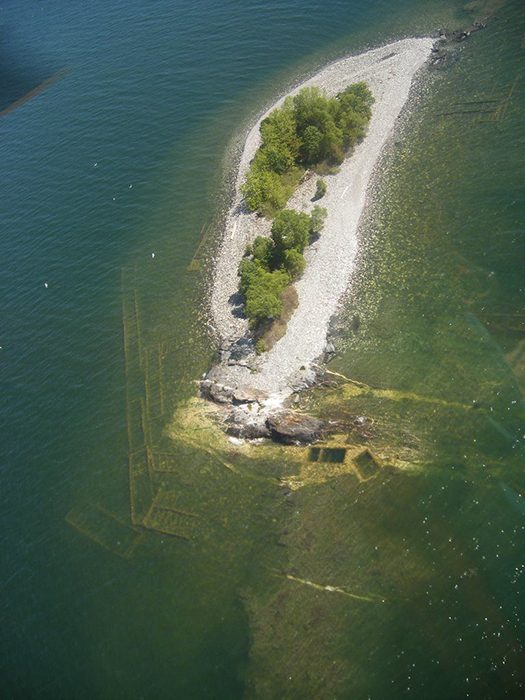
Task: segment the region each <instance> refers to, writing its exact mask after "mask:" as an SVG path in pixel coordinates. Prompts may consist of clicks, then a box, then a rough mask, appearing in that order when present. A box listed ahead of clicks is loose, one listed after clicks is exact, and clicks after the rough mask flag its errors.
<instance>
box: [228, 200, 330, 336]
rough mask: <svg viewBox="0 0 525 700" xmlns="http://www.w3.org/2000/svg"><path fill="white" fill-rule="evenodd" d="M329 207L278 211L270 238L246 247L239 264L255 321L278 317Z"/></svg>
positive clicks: (250, 315)
mask: <svg viewBox="0 0 525 700" xmlns="http://www.w3.org/2000/svg"><path fill="white" fill-rule="evenodd" d="M325 216H326V210H325V209H323V208H322V207H318V206H316V207H314V210H313V212H312V216H308V214H305V213H304V212H298V211H295V210H293V209H284V210H282V211H279V212H278V213H277V214H276V216H275V219H274V222H273V225H272V232H271V236H270V237H263V236H258V237H257V238H256V239H255V240H254V242H253V243H252V245H251V246H248V248H247V249H246V255H245V257H244V258H243V259H242V261H241V264H240V266H239V276H240V278H241V284H240V288H241V292H242V293H243V294H244V298H245V313H246V316H247V317H248V318H249V319H250V320H251V322H252V323H254V324H256V323H258V322H259V321H262V320H264V319H271V318H277V317H278V316H280V314H281V311H282V298H281V293H282V291H283V289H284V288H285V287H287V286H288V285H289V284H290V283H291V282H292V281H293V280H294V279H296V278H297V277H299V276H300V275H301V274H302V272H303V271H304V266H305V259H304V255H303V252H304V249H305V248H306V246H307V245H308V242H309V238H310V235H311V234H312V233H313V232H314V231H315V232H316V233H319V232H320V230H321V228H322V226H323V221H324V217H325Z"/></svg>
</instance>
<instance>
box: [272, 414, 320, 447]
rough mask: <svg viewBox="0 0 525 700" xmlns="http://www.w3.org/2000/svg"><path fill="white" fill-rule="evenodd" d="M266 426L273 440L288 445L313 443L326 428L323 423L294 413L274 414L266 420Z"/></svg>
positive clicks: (311, 417)
mask: <svg viewBox="0 0 525 700" xmlns="http://www.w3.org/2000/svg"><path fill="white" fill-rule="evenodd" d="M266 425H267V427H268V428H269V430H270V433H271V436H272V437H273V438H274V439H275V440H279V441H281V442H285V443H287V444H289V445H293V444H295V443H297V442H306V443H310V442H315V441H316V440H318V439H319V438H320V437H321V435H322V434H323V432H324V431H325V430H326V427H327V426H326V424H325V423H324V422H323V421H321V420H319V419H317V418H314V417H313V416H307V415H304V414H302V413H297V412H295V411H282V412H280V413H275V414H273V415H271V416H269V417H268V418H267V420H266Z"/></svg>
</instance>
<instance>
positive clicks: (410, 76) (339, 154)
mask: <svg viewBox="0 0 525 700" xmlns="http://www.w3.org/2000/svg"><path fill="white" fill-rule="evenodd" d="M433 45H434V39H432V38H420V39H403V40H400V41H397V42H394V43H392V44H388V45H386V46H383V47H381V48H378V49H373V50H371V51H367V52H365V53H363V54H360V55H358V56H351V57H349V58H345V59H342V60H340V61H337V62H336V63H333V64H331V65H329V66H327V67H326V68H324V69H323V70H322V71H320V72H319V73H317V74H316V75H315V76H313V77H312V78H310V79H309V80H307V81H305V82H304V83H303V84H302V85H299V86H298V87H297V88H296V89H295V90H293V91H292V92H291V93H290V94H289V95H287V96H285V97H283V98H282V99H281V100H279V101H278V102H277V103H276V104H275V105H274V106H273V107H272V108H271V109H270V110H268V112H266V113H265V114H264V115H263V116H262V117H261V118H260V119H259V120H258V122H257V123H256V124H255V126H254V127H253V128H252V129H251V131H250V132H249V133H248V136H247V139H246V142H245V147H244V151H243V153H242V156H241V159H240V163H239V169H238V174H237V181H236V187H235V194H234V197H233V202H232V206H231V208H230V211H229V213H228V215H227V217H226V221H225V228H224V236H223V240H222V244H221V247H220V250H219V253H218V255H217V259H216V261H215V269H214V279H213V286H212V290H211V300H210V301H211V316H212V327H213V330H214V331H215V333H216V335H217V336H218V339H219V342H220V358H219V362H218V363H217V364H216V365H215V366H214V367H212V368H211V369H210V371H209V372H208V373H207V375H206V376H205V377H204V378H203V380H202V381H201V393H202V395H203V397H204V398H207V399H211V400H213V401H214V402H215V403H216V404H217V406H218V410H219V411H220V412H221V417H222V419H223V420H224V421H225V423H226V425H227V430H228V432H229V433H230V434H232V435H236V436H238V437H246V438H255V437H268V436H272V437H277V438H279V437H282V431H281V432H280V427H283V426H284V429H285V430H288V428H289V426H290V425H291V424H294V425H295V423H297V424H298V428H297V429H295V428H294V430H293V431H292V439H294V440H295V439H297V440H302V441H305V442H310V441H312V440H315V439H316V438H317V437H318V436H319V435H320V434H321V431H322V426H321V425H320V424H319V422H318V421H316V419H313V418H310V417H308V416H306V417H301V416H299V415H297V414H295V413H294V412H293V411H291V410H290V397H291V396H292V395H293V394H294V393H296V392H298V391H302V390H303V389H306V388H308V387H310V386H312V385H313V384H314V383H315V381H316V377H317V375H318V373H319V367H320V366H322V363H323V362H324V359H325V353H326V350H327V343H328V328H329V323H330V319H331V318H332V316H333V315H334V314H335V313H336V311H337V308H338V304H339V302H340V299H341V297H342V296H343V295H344V293H345V291H346V290H347V289H348V285H349V282H350V280H351V274H352V270H353V266H354V260H355V256H356V254H357V250H358V245H357V230H358V225H359V220H360V217H361V214H362V212H363V209H364V206H365V202H366V196H367V191H368V188H369V186H370V184H371V181H372V176H373V174H374V172H375V170H376V168H377V163H378V159H379V156H380V154H381V151H382V149H383V147H384V146H385V144H386V143H387V141H388V139H389V138H390V136H391V134H392V132H393V131H394V128H395V125H396V121H397V119H398V117H399V116H400V114H401V112H402V110H403V109H404V108H405V110H406V105H407V101H408V98H409V95H410V92H411V89H412V86H413V82H414V78H415V76H416V74H417V73H418V72H419V71H420V69H421V68H422V66H423V65H424V64H425V62H427V61H428V60H429V58H430V57H431V55H432V49H433ZM372 105H373V109H372ZM319 199H322V206H320V204H319V203H318V200H319ZM285 207H286V208H285ZM288 432H289V431H288Z"/></svg>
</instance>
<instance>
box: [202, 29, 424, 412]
mask: <svg viewBox="0 0 525 700" xmlns="http://www.w3.org/2000/svg"><path fill="white" fill-rule="evenodd" d="M433 43H434V40H433V39H430V38H423V39H404V40H401V41H397V42H395V43H393V44H388V45H387V46H383V47H381V48H379V49H374V50H372V51H368V52H366V53H364V54H361V55H359V56H352V57H350V58H345V59H343V60H341V61H338V62H336V63H333V64H331V65H329V66H328V67H327V68H325V69H323V70H322V71H321V72H319V73H317V75H315V76H314V77H313V78H310V79H309V80H307V81H305V82H304V83H302V84H301V85H299V86H298V87H297V88H295V90H293V91H292V92H291V93H290V94H291V95H293V94H295V93H296V92H298V91H299V90H300V89H301V88H303V87H305V86H318V87H320V88H322V89H323V90H324V91H325V92H326V93H327V94H328V95H330V96H331V95H335V94H337V93H338V92H340V91H341V90H343V89H344V88H345V87H346V86H347V85H349V84H351V83H355V82H357V81H365V82H366V83H367V84H368V86H369V87H370V89H371V91H372V93H373V95H374V97H375V103H374V105H373V108H372V119H371V122H370V126H369V129H368V134H367V136H366V138H365V139H364V140H363V142H362V143H361V144H360V145H359V146H358V147H357V148H356V149H355V151H354V153H353V155H352V156H351V157H350V158H349V159H347V160H346V161H345V162H344V163H343V164H342V166H341V168H340V171H339V172H338V173H337V174H336V175H329V176H326V177H325V178H324V179H325V181H326V183H327V186H328V190H327V194H326V196H325V197H324V198H323V199H322V200H321V202H320V203H321V205H322V206H323V207H326V209H327V210H328V216H327V219H326V223H325V227H324V229H323V232H322V233H321V237H320V238H319V240H318V241H317V242H316V243H315V244H314V245H312V246H311V247H310V248H309V249H308V251H307V253H306V259H307V266H306V270H305V273H304V275H303V276H302V278H301V279H300V280H299V281H298V282H297V284H296V288H297V292H298V296H299V306H298V308H297V309H296V311H295V313H294V315H293V316H292V318H291V320H290V322H289V323H288V327H287V331H286V334H285V335H284V337H283V338H281V340H279V341H278V342H277V343H276V344H275V345H274V347H273V348H272V349H271V350H270V351H269V352H267V353H264V354H263V355H262V356H261V357H259V358H257V359H255V356H254V355H253V352H252V350H251V347H250V346H249V345H248V344H247V343H246V342H245V341H246V338H247V329H248V327H247V322H246V319H244V318H242V315H241V314H239V307H238V306H237V307H236V306H235V301H236V300H237V302H236V303H237V304H238V303H239V301H238V294H237V292H238V286H239V278H238V276H237V268H238V265H239V261H240V260H241V258H242V256H243V254H244V251H245V248H246V245H247V243H249V242H250V241H252V240H253V239H254V238H255V237H256V236H260V235H269V233H270V227H271V222H269V221H266V220H264V219H261V218H259V217H257V216H255V215H254V214H250V213H247V212H246V210H245V209H244V207H243V201H242V196H241V195H240V193H239V186H240V184H241V183H242V182H243V180H244V177H245V174H246V170H247V168H248V166H249V163H250V161H251V160H252V158H253V156H254V154H255V152H256V150H257V148H258V146H259V143H260V137H259V125H260V122H261V121H262V119H264V118H265V117H266V116H267V115H268V114H269V112H270V111H272V110H273V109H275V107H277V106H279V105H280V104H281V102H282V99H281V100H279V101H278V102H277V103H276V104H275V105H274V106H273V107H272V108H271V110H268V112H267V113H266V114H264V115H263V116H262V117H261V119H260V120H259V121H258V122H257V124H256V125H255V126H254V127H253V129H252V130H251V131H250V132H249V134H248V137H247V139H246V144H245V148H244V152H243V154H242V157H241V161H240V165H239V172H238V176H237V183H236V184H237V189H236V196H235V201H234V204H233V206H232V208H231V209H230V212H229V214H228V217H227V220H226V227H225V233H224V238H223V242H222V245H221V249H220V251H219V255H218V259H217V263H216V270H215V277H214V284H213V290H212V299H211V308H212V316H213V322H214V325H215V327H216V329H217V332H218V334H219V336H220V338H221V340H222V348H223V353H222V360H221V363H220V364H219V365H217V366H216V367H214V368H213V369H212V370H211V372H210V373H209V375H208V378H209V379H210V380H212V381H214V382H220V383H222V384H226V385H228V386H230V387H234V388H238V389H240V390H243V391H245V390H248V389H260V390H263V391H264V392H266V393H268V394H270V395H272V396H273V399H274V403H275V404H276V405H279V404H280V402H281V401H282V399H284V398H285V397H286V396H288V395H289V394H291V393H292V392H293V391H294V390H295V389H297V388H298V387H300V386H301V385H304V384H305V383H306V382H308V378H309V376H311V375H312V373H313V372H312V366H313V363H315V361H316V360H317V359H318V358H319V357H320V356H321V355H322V354H323V352H324V349H325V346H326V342H327V333H328V325H329V322H330V318H331V317H332V316H333V314H334V313H335V312H336V310H337V304H338V302H339V300H340V298H341V296H342V295H343V294H344V292H345V290H346V289H347V287H348V283H349V280H350V276H351V273H352V269H353V265H354V260H355V256H356V252H357V227H358V223H359V219H360V217H361V213H362V211H363V208H364V205H365V200H366V192H367V187H368V184H369V182H370V178H371V176H372V172H373V169H374V166H375V164H376V161H377V159H378V156H379V154H380V152H381V150H382V148H383V146H384V145H385V143H386V141H387V139H388V137H389V136H390V134H391V133H392V130H393V129H394V125H395V122H396V119H397V118H398V116H399V113H400V112H401V109H402V108H403V106H404V104H405V102H406V101H407V98H408V95H409V91H410V87H411V84H412V81H413V79H414V76H415V74H416V72H417V71H418V69H419V68H421V66H422V65H423V63H424V62H425V61H426V60H427V59H428V58H429V56H430V52H431V49H432V46H433ZM283 99H284V98H283ZM315 182H316V178H315V177H312V178H309V179H307V180H306V181H305V182H304V183H303V184H302V185H301V186H300V187H299V188H298V189H297V191H296V192H295V194H294V196H293V197H292V199H291V200H290V202H289V204H288V207H289V208H295V209H299V210H304V211H306V212H308V211H309V210H310V209H311V208H312V207H313V206H314V204H313V203H312V202H311V198H312V196H313V191H314V190H315ZM254 367H255V368H256V371H255V372H254V370H253V368H254Z"/></svg>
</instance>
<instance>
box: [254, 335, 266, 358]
mask: <svg viewBox="0 0 525 700" xmlns="http://www.w3.org/2000/svg"><path fill="white" fill-rule="evenodd" d="M255 352H256V353H257V354H258V355H262V354H263V352H266V343H265V342H264V340H263V339H262V338H259V340H258V341H257V342H256V343H255Z"/></svg>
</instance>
